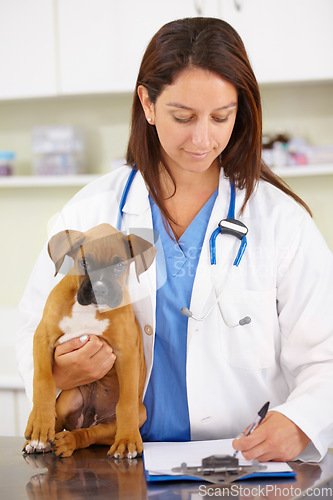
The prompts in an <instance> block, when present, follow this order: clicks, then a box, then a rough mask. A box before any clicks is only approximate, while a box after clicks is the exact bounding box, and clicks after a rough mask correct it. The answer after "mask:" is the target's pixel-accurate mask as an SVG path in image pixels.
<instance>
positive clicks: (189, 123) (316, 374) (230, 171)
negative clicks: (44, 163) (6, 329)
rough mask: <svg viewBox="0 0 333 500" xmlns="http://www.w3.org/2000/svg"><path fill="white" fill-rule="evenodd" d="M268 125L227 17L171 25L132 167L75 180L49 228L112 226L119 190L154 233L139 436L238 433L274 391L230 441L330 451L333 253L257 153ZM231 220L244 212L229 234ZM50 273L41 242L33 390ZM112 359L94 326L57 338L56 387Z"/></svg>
mask: <svg viewBox="0 0 333 500" xmlns="http://www.w3.org/2000/svg"><path fill="white" fill-rule="evenodd" d="M261 126H262V125H261V104H260V95H259V90H258V85H257V82H256V79H255V76H254V74H253V72H252V69H251V66H250V63H249V61H248V58H247V55H246V52H245V49H244V46H243V44H242V41H241V40H240V38H239V36H238V35H237V33H236V32H235V31H234V30H233V29H232V28H231V27H230V26H229V25H228V24H227V23H225V22H223V21H222V20H218V19H207V18H193V19H185V20H179V21H174V22H172V23H169V24H167V25H165V26H164V27H162V28H161V30H160V31H159V32H158V33H157V34H156V35H155V36H154V37H153V39H152V41H151V43H150V44H149V46H148V48H147V50H146V53H145V54H144V57H143V60H142V64H141V68H140V71H139V75H138V80H137V85H136V90H135V94H134V101H133V113H132V127H131V135H130V139H129V145H128V151H127V166H124V167H122V168H120V169H118V170H116V171H113V172H111V173H110V174H107V175H106V176H103V177H102V178H100V179H98V180H96V181H95V182H93V183H91V184H90V185H88V186H87V187H85V188H84V189H83V190H82V191H81V192H79V193H78V194H77V195H76V196H75V197H74V198H73V200H71V201H70V202H69V203H68V204H67V206H66V207H65V208H64V210H63V212H62V214H61V217H60V218H59V221H58V223H57V224H56V227H55V228H54V231H53V232H54V233H56V232H58V231H60V230H63V229H77V230H82V231H84V230H87V229H88V228H90V227H93V226H95V225H97V224H99V223H102V222H107V223H110V224H111V225H113V226H116V225H117V218H118V211H119V206H120V204H121V199H123V200H122V205H123V208H122V217H121V230H122V231H124V232H126V233H127V232H128V233H130V232H135V231H136V230H137V229H138V228H139V229H140V228H149V229H154V230H155V231H156V234H157V235H158V238H157V240H158V245H157V247H158V254H157V258H156V261H155V266H154V265H153V266H151V268H150V269H149V270H148V271H147V272H146V273H145V274H146V275H147V279H146V282H147V283H148V284H149V287H148V288H150V290H148V291H147V293H146V294H143V296H144V297H143V298H142V299H141V300H140V301H135V300H134V307H135V311H136V315H137V318H138V320H139V322H140V325H141V327H142V335H143V341H144V349H145V357H146V363H147V384H146V393H145V399H144V402H145V405H146V407H147V412H148V418H147V421H146V423H145V424H144V426H143V428H142V435H143V439H144V440H160V441H163V440H189V439H193V440H197V439H210V438H223V437H225V438H227V437H235V436H236V435H238V434H239V433H240V432H242V431H243V430H244V429H245V428H246V427H247V426H248V425H249V424H250V422H251V421H252V420H253V418H254V416H255V415H256V413H257V412H258V410H259V409H260V408H261V406H262V405H263V404H264V403H265V402H266V401H270V411H269V412H268V414H267V416H266V418H265V419H264V421H263V422H262V423H261V425H260V426H259V427H258V428H257V429H256V431H255V432H253V434H251V435H250V436H248V437H243V438H241V439H238V440H236V441H234V446H235V447H236V448H237V449H241V450H242V451H243V453H244V456H245V457H246V458H248V459H253V458H257V459H259V460H292V459H295V458H300V459H302V460H320V459H321V458H322V457H323V456H324V454H325V453H326V451H327V447H328V446H329V445H330V444H331V443H332V442H333V314H332V305H333V285H332V283H333V257H332V254H331V252H330V251H329V249H328V248H327V246H326V244H325V242H324V240H323V238H322V236H321V235H320V234H319V232H318V230H317V228H316V226H315V224H314V223H313V221H312V219H311V216H310V214H309V211H308V209H307V207H306V206H305V204H304V203H303V202H302V201H301V200H300V199H299V198H298V197H297V196H296V195H295V194H294V193H292V192H291V191H290V190H289V189H288V187H287V186H286V185H285V184H283V182H282V181H281V180H280V179H279V178H278V177H276V176H275V175H274V174H273V173H272V172H271V171H270V170H269V169H268V168H267V167H266V165H265V164H264V163H263V162H262V160H261V132H262V129H261ZM133 171H135V172H136V174H135V176H134V178H133V179H132V183H131V185H130V186H129V185H128V184H127V182H128V179H129V175H130V174H131V172H133ZM126 184H127V187H126V189H125V186H126ZM233 190H234V192H233ZM124 193H125V194H124ZM234 203H235V207H233V204H234ZM233 212H234V213H233ZM225 219H236V220H237V222H233V221H231V226H228V222H224V223H222V226H223V227H224V229H223V230H222V231H220V230H219V229H217V228H218V227H219V222H220V221H221V220H225ZM240 223H241V224H240ZM229 224H230V223H229ZM216 230H217V231H216ZM247 230H248V232H247ZM246 232H247V234H246ZM244 236H245V238H246V240H245V238H244ZM246 242H247V247H246ZM163 254H164V262H165V269H163V266H162V261H163V258H162V256H163ZM215 260H216V262H215ZM163 273H164V274H165V277H166V279H164V284H163V280H162V278H161V276H163ZM53 275H54V269H53V264H52V262H51V260H50V258H49V256H48V255H47V250H46V247H45V249H44V250H43V251H42V253H41V256H40V257H39V259H38V261H37V263H36V266H35V268H34V270H33V272H32V276H31V278H30V281H29V283H28V286H27V289H26V292H25V294H24V297H23V299H22V302H21V309H22V311H23V313H24V315H25V317H26V323H25V326H24V328H23V329H22V330H21V331H20V333H19V334H18V337H17V353H18V363H19V369H20V372H21V374H22V377H23V379H24V380H25V384H26V389H27V394H28V395H29V397H31V393H32V338H33V333H34V330H35V328H36V325H37V324H38V321H39V320H40V317H41V315H42V310H43V306H44V303H45V300H46V298H47V295H48V293H49V292H50V290H51V289H52V287H53V286H54V285H55V283H56V282H57V280H58V277H57V278H53ZM156 276H157V278H156ZM59 279H60V278H59ZM158 280H162V282H161V283H157V284H156V281H158ZM137 286H138V287H140V286H143V287H144V286H146V285H145V284H144V283H142V284H138V285H137ZM147 286H148V285H147ZM221 292H223V293H221ZM217 297H218V299H219V300H218V301H216V298H217ZM183 307H186V308H188V309H189V310H190V311H192V314H193V316H195V318H194V317H190V318H188V317H187V316H186V315H184V314H182V313H181V308H183ZM187 314H188V315H190V314H191V313H189V312H188V313H187ZM247 317H250V318H251V322H249V319H245V320H244V321H241V323H245V324H243V326H240V325H239V324H238V322H239V320H242V318H247ZM235 325H238V326H235ZM87 334H89V332H87ZM114 360H115V356H114V354H113V353H112V350H111V348H108V347H107V346H105V344H104V343H102V342H101V341H100V340H99V339H98V338H97V337H95V336H92V335H91V336H89V335H88V341H87V340H85V339H83V341H81V340H80V339H74V340H72V341H70V342H69V343H68V344H64V345H62V346H59V347H58V348H57V349H56V352H55V360H54V377H55V380H56V383H57V386H58V387H59V389H66V388H70V387H74V386H77V385H81V384H84V383H87V382H90V381H92V380H96V379H98V378H101V377H102V376H103V375H104V374H105V372H107V371H108V370H109V369H110V368H111V366H112V365H113V363H114Z"/></svg>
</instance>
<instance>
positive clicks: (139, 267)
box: [127, 234, 156, 282]
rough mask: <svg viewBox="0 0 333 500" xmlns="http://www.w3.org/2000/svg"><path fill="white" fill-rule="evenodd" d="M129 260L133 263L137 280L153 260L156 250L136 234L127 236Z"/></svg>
mask: <svg viewBox="0 0 333 500" xmlns="http://www.w3.org/2000/svg"><path fill="white" fill-rule="evenodd" d="M127 239H128V244H129V248H130V254H131V258H132V259H133V260H134V262H135V271H136V277H137V279H138V281H139V282H140V280H139V276H140V274H142V273H144V272H145V271H147V269H148V267H150V266H151V264H152V263H153V261H154V259H155V255H156V248H155V247H154V245H153V244H152V243H149V241H147V240H144V239H143V238H140V236H137V235H136V234H129V235H128V236H127Z"/></svg>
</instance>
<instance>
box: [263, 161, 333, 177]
mask: <svg viewBox="0 0 333 500" xmlns="http://www.w3.org/2000/svg"><path fill="white" fill-rule="evenodd" d="M272 170H273V172H274V173H276V174H277V175H279V176H280V177H310V176H316V175H332V174H333V163H329V164H324V163H323V164H318V165H295V166H286V167H276V168H273V169H272Z"/></svg>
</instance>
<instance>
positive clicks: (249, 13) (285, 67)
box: [220, 0, 333, 83]
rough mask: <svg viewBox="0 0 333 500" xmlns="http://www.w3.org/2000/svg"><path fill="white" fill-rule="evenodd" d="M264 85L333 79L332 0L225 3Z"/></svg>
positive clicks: (224, 15) (223, 13) (225, 11)
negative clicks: (267, 83) (268, 83)
mask: <svg viewBox="0 0 333 500" xmlns="http://www.w3.org/2000/svg"><path fill="white" fill-rule="evenodd" d="M220 16H221V17H222V19H225V20H226V21H227V22H229V23H230V24H231V25H232V26H233V27H234V28H235V29H236V30H237V31H238V33H239V34H240V36H241V37H242V39H243V41H244V43H245V47H246V49H247V51H248V54H249V57H250V60H251V62H252V65H253V69H254V71H255V73H256V76H257V79H258V81H259V82H260V83H266V82H293V81H302V80H305V81H315V80H329V79H333V57H332V47H333V29H332V21H333V1H332V0H220Z"/></svg>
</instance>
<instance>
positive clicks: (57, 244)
mask: <svg viewBox="0 0 333 500" xmlns="http://www.w3.org/2000/svg"><path fill="white" fill-rule="evenodd" d="M84 238H85V235H84V233H81V231H75V230H72V229H66V230H65V231H61V232H60V233H57V234H55V235H54V236H52V238H51V239H50V241H49V244H48V251H49V256H50V257H51V259H52V261H53V262H54V265H55V276H56V275H57V274H58V271H59V269H60V268H61V266H62V263H63V261H64V258H65V256H66V255H71V254H72V253H74V252H75V251H76V250H77V249H78V247H79V246H80V245H81V243H82V242H83V240H84Z"/></svg>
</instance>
